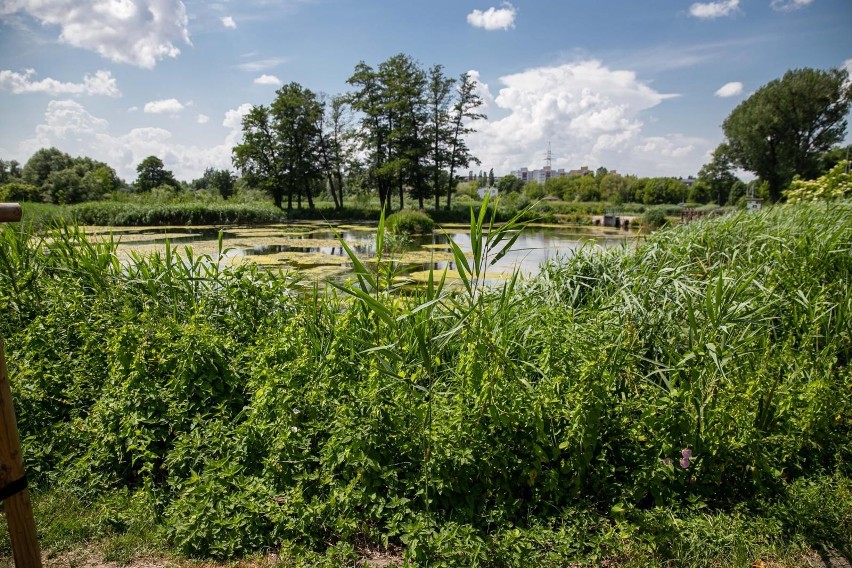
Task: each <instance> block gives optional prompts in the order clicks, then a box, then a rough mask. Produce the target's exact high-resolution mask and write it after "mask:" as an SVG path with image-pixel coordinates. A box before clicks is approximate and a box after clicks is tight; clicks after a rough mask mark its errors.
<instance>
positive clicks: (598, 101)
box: [468, 61, 709, 175]
mask: <svg viewBox="0 0 852 568" xmlns="http://www.w3.org/2000/svg"><path fill="white" fill-rule="evenodd" d="M474 78H476V79H477V80H478V79H479V75H478V74H475V75H474ZM499 81H500V83H501V85H502V87H501V88H500V90H499V92H498V93H497V95H496V96H492V95H491V92H490V89H488V86H487V85H485V84H484V83H482V82H481V81H480V82H479V83H478V85H477V87H478V92H479V93H480V96H482V97H483V99H485V100H489V101H491V102H490V106H491V107H492V108H491V109H489V114H492V115H498V116H499V118H496V119H495V118H492V119H490V120H486V121H478V122H475V123H473V124H472V126H473V127H474V128H475V129H476V130H477V132H476V133H474V134H472V135H471V136H470V137H469V142H468V143H469V146H470V148H471V150H472V151H473V153H474V155H476V156H477V157H479V158H480V159H481V160H482V164H483V165H482V167H483V168H485V169H490V168H492V167H493V168H494V169H495V172H502V173H508V172H509V171H511V170H514V169H517V168H520V167H540V166H541V165H543V157H544V152H545V150H546V149H547V145H548V143H551V145H552V147H553V155H554V167H555V168H566V169H572V168H576V167H578V166H580V165H590V166H591V165H604V166H606V167H608V168H610V169H617V170H619V171H624V172H634V173H640V174H641V175H672V174H677V175H680V174H679V172H681V171H682V172H683V173H684V174H688V173H690V172H694V171H697V169H698V167H700V165H701V163H702V162H701V161H700V160H701V156H702V155H703V151H704V148H705V147H707V146H709V143H708V142H705V141H703V140H700V139H696V138H686V137H683V136H679V135H677V134H672V135H667V136H663V137H655V138H647V137H644V136H643V133H642V129H643V126H644V123H643V118H644V116H645V115H646V114H647V111H648V110H649V109H651V108H653V107H655V106H657V105H659V104H660V103H662V102H663V101H665V100H667V99H669V98H672V97H674V96H676V95H670V94H664V93H660V92H657V91H655V90H654V89H652V88H651V87H649V86H648V85H646V84H645V83H643V82H641V81H640V80H639V79H638V78H637V77H636V74H635V73H634V72H632V71H625V70H611V69H609V68H607V67H605V66H604V65H602V64H601V62H599V61H581V62H576V63H569V64H564V65H559V66H554V67H539V68H534V69H528V70H526V71H523V72H521V73H515V74H513V75H507V76H504V77H501V78H500V80H499ZM663 142H667V144H668V145H667V146H665V147H664V145H663ZM649 143H652V144H654V148H656V149H657V150H658V151H657V152H652V151H651V150H652V149H651V147H650V146H648V144H649ZM636 147H639V148H647V150H645V151H638V150H636ZM693 162H694V163H693Z"/></svg>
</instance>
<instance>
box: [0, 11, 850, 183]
mask: <svg viewBox="0 0 852 568" xmlns="http://www.w3.org/2000/svg"><path fill="white" fill-rule="evenodd" d="M397 53H407V54H409V55H411V56H412V57H413V58H415V59H416V60H418V61H420V62H421V63H422V64H423V65H424V67H429V66H431V65H432V64H435V63H440V64H442V65H444V67H445V68H446V71H447V73H448V74H451V75H454V76H457V75H458V74H460V73H464V72H473V73H474V74H475V76H476V77H477V78H478V81H479V90H480V94H481V95H482V96H483V98H484V100H485V101H486V108H485V112H486V113H487V115H488V119H487V120H485V121H480V122H479V123H478V124H476V128H477V129H478V132H477V133H476V134H474V135H472V136H471V138H470V139H469V145H470V146H471V148H472V149H473V150H474V152H475V154H476V155H477V156H479V158H480V159H482V162H483V163H482V168H484V169H485V170H488V169H490V168H494V170H495V173H497V174H498V175H500V174H504V173H507V172H508V171H509V170H511V169H515V168H519V167H524V166H526V167H531V168H533V167H540V166H542V165H543V162H544V155H545V152H546V149H547V145H548V143H550V144H551V146H552V151H553V166H554V167H564V168H566V169H571V168H577V167H579V166H582V165H587V166H589V167H592V168H596V167H598V166H605V167H607V168H609V169H616V170H618V171H620V172H623V173H634V174H638V175H645V176H654V175H673V176H687V175H694V174H695V173H697V171H698V169H699V168H700V167H701V165H702V164H703V163H705V162H706V161H707V159H708V154H709V152H710V151H712V150H713V148H715V146H716V145H717V144H718V143H719V142H720V141H721V140H722V132H721V127H720V125H721V123H722V121H723V120H724V119H725V117H726V116H727V115H728V113H730V111H731V110H732V109H733V108H734V107H735V106H736V105H737V104H739V103H740V102H742V101H743V100H745V98H747V97H748V95H749V94H750V93H752V92H754V91H755V90H756V89H758V88H759V87H760V86H761V85H763V84H765V83H767V82H768V81H770V80H772V79H775V78H778V77H780V76H781V75H783V73H784V72H785V71H787V70H788V69H792V68H800V67H815V68H820V69H828V68H832V67H843V66H846V67H847V68H852V1H850V0H713V1H708V2H690V1H681V0H641V1H640V0H598V1H593V0H558V1H556V0H554V1H545V0H535V1H533V0H527V1H524V0H514V1H513V2H512V3H509V2H503V3H497V2H494V1H493V0H483V1H467V0H430V1H428V2H427V1H421V0H404V1H400V0H379V1H367V0H361V1H355V0H280V1H273V0H242V1H228V0H220V1H218V2H203V1H199V0H188V1H186V2H180V1H177V0H88V1H84V0H38V1H35V0H30V1H25V0H0V158H2V159H7V160H8V159H17V160H19V161H21V162H24V161H25V160H26V159H27V158H28V157H29V156H30V155H31V154H32V153H33V152H34V151H35V150H37V149H38V148H41V147H46V146H56V147H58V148H60V149H62V150H63V151H65V152H68V153H70V154H72V155H87V156H91V157H93V158H96V159H99V160H102V161H105V162H107V163H108V164H110V165H111V166H112V167H114V168H115V169H116V171H117V172H118V173H119V175H121V176H122V177H123V178H124V179H126V180H127V181H133V180H134V179H135V167H136V165H137V164H138V163H139V162H140V161H142V159H144V158H145V157H146V156H149V155H152V154H153V155H157V156H159V157H160V158H162V159H163V161H164V162H165V164H166V166H167V167H168V168H170V169H172V170H173V171H174V172H175V174H176V176H177V177H178V178H179V179H186V180H190V179H192V178H194V177H197V176H199V175H200V174H201V173H202V172H203V171H204V169H205V168H206V167H209V166H212V167H217V168H223V167H230V150H231V147H232V146H233V145H234V143H235V142H237V141H238V140H239V136H240V117H241V116H242V114H244V113H245V112H246V110H247V109H248V108H250V106H251V105H256V104H269V103H270V102H271V101H272V100H273V98H274V96H275V90H276V89H277V88H278V87H280V86H281V85H282V84H284V83H288V82H290V81H296V82H298V83H301V84H302V85H304V86H305V87H308V88H310V89H312V90H315V91H323V92H326V93H329V94H335V93H341V92H344V91H346V90H347V84H346V79H347V78H348V77H349V76H350V75H351V73H352V70H353V68H354V66H355V65H356V64H357V63H358V62H359V61H361V60H363V61H365V62H367V63H368V64H371V65H377V64H378V63H380V62H382V61H384V60H385V59H387V58H388V57H390V56H392V55H394V54H397ZM847 139H848V137H847Z"/></svg>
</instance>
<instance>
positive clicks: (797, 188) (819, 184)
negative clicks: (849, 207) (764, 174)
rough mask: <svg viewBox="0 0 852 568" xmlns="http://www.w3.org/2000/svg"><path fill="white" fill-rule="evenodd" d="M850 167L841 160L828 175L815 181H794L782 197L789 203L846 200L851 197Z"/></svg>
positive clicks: (851, 175) (850, 165)
mask: <svg viewBox="0 0 852 568" xmlns="http://www.w3.org/2000/svg"><path fill="white" fill-rule="evenodd" d="M850 167H852V163H850V162H848V161H846V160H843V161H840V162H838V163H837V165H835V166H834V167H833V168H831V170H829V171H828V173H826V174H825V175H822V176H820V177H818V178H817V179H815V180H811V181H808V180H803V179H798V178H797V179H794V180H793V183H791V184H790V187H789V188H788V189H787V190H786V191H785V192H784V195H785V197H786V198H787V201H788V202H790V203H799V202H801V201H818V200H826V201H831V200H835V199H848V198H850V197H852V173H850Z"/></svg>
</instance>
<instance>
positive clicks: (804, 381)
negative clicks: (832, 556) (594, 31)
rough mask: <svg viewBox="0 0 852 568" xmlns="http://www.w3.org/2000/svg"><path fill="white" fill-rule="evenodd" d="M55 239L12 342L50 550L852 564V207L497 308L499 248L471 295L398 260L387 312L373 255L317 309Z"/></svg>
mask: <svg viewBox="0 0 852 568" xmlns="http://www.w3.org/2000/svg"><path fill="white" fill-rule="evenodd" d="M480 229H481V228H480ZM477 230H478V229H477V227H473V228H472V229H471V232H472V233H473V234H472V236H471V242H480V240H479V238H478V233H477V232H476V231H477ZM493 234H495V235H496V234H497V233H496V232H495V233H493ZM47 236H48V239H47V240H46V241H45V242H44V246H45V247H46V250H48V251H49V253H50V254H42V250H44V249H43V248H41V246H39V247H33V246H32V244H31V241H30V237H29V235H21V234H19V233H17V232H16V230H15V229H14V228H5V229H3V231H2V233H0V250H2V252H3V254H2V255H0V306H2V309H3V310H4V314H6V317H4V318H3V320H2V321H0V334H2V336H3V337H4V339H5V340H6V344H7V350H8V354H7V355H8V360H9V367H10V376H11V378H12V381H13V391H14V392H15V396H16V404H17V408H18V409H19V426H20V428H21V431H22V439H23V440H24V451H25V454H26V456H25V457H26V461H27V466H28V469H29V475H30V477H31V483H32V485H33V487H34V491H35V501H36V510H37V516H38V517H40V520H39V523H40V527H41V531H42V532H41V534H42V535H44V536H43V543H44V545H45V546H46V548H50V549H51V550H55V551H58V552H57V554H59V553H61V551H63V550H65V551H67V550H73V549H75V548H76V549H79V548H80V547H85V546H89V544H92V543H97V546H103V547H106V548H105V550H112V551H114V552H111V553H110V554H115V557H116V558H132V557H134V556H136V555H141V556H143V557H144V556H145V555H146V554H150V553H151V552H152V551H155V552H158V553H164V554H166V555H173V556H177V557H181V556H190V557H200V558H220V559H221V558H225V559H228V558H235V557H236V558H239V557H243V556H249V557H252V555H259V556H257V558H267V557H268V556H269V551H273V552H274V553H275V554H276V555H277V556H276V558H277V560H276V561H277V562H280V564H281V565H284V566H288V565H305V566H308V565H322V564H323V563H325V565H329V566H335V565H341V564H346V563H354V562H356V561H358V558H359V557H362V558H363V557H364V555H365V553H364V551H366V550H375V549H383V548H389V549H390V550H391V551H392V552H393V554H396V555H397V556H396V558H397V559H403V560H405V561H408V562H411V563H412V564H423V563H424V562H427V561H428V562H429V564H430V565H432V566H440V565H446V566H458V565H468V566H477V565H479V566H527V565H536V566H566V565H572V564H585V565H600V564H609V565H618V566H645V565H649V564H650V565H660V564H668V565H672V566H715V565H734V566H750V565H752V564H753V563H757V562H761V563H763V565H772V563H775V565H776V566H778V565H781V566H806V565H808V564H807V562H809V560H808V559H809V558H813V555H814V554H818V552H819V551H822V550H824V549H825V548H824V547H828V548H830V549H833V550H837V551H841V552H843V551H847V552H848V550H849V549H850V547H852V542H850V534H852V530H850V528H852V490H850V479H852V471H850V465H849V464H850V463H852V462H850V460H852V453H850V452H851V451H852V450H850V446H849V439H850V436H852V419H851V418H850V416H852V414H850V412H849V408H850V407H852V404H850V403H852V399H850V397H852V394H850V393H852V372H850V369H849V367H848V361H849V357H850V355H852V319H850V315H852V287H850V282H852V278H850V276H852V254H850V248H852V245H851V244H850V243H852V215H850V205H849V204H848V203H841V204H834V205H801V206H795V207H776V208H772V209H769V210H766V211H762V212H759V213H753V214H748V213H741V214H736V215H731V216H727V217H722V218H717V219H705V220H699V221H696V222H694V223H691V224H689V225H685V226H680V227H676V228H674V229H671V230H664V231H661V232H659V233H655V234H653V235H651V236H649V237H648V239H647V242H645V243H644V244H642V245H640V246H639V247H637V248H636V249H635V250H634V249H632V248H630V249H628V248H616V249H611V250H607V251H594V252H593V251H586V250H584V251H581V252H580V253H578V254H577V255H576V256H575V257H574V258H573V259H570V260H566V261H565V262H563V263H561V264H551V265H550V266H549V267H548V268H547V269H546V270H545V271H544V273H543V274H542V275H541V276H539V277H538V278H535V279H531V280H522V281H512V280H510V281H508V282H506V284H505V285H503V286H500V287H498V288H496V289H492V290H484V291H480V290H478V289H476V286H477V281H476V279H475V277H474V276H475V274H477V273H478V272H477V270H478V267H481V266H480V264H482V263H484V264H487V262H486V260H485V257H486V256H487V255H485V253H486V252H490V253H491V258H493V257H495V256H497V255H499V249H500V246H501V244H502V243H494V242H493V240H492V241H491V242H492V244H495V248H494V249H492V250H491V251H487V250H485V251H480V252H479V254H476V252H475V251H474V254H473V256H472V258H471V259H470V260H468V262H467V265H468V266H467V268H465V266H464V265H465V263H463V262H459V263H458V265H459V266H460V267H461V268H460V270H461V271H462V273H460V274H459V278H461V279H463V281H464V282H465V283H466V286H469V288H467V287H466V288H464V289H462V291H455V292H451V293H447V292H445V291H442V290H441V289H440V287H439V285H438V284H437V281H438V280H439V279H434V281H435V282H436V284H435V286H431V287H426V288H424V289H423V290H421V291H420V292H418V293H417V294H414V295H412V296H410V297H407V296H406V297H403V296H399V295H396V294H394V292H393V288H392V287H389V286H387V284H388V283H389V282H391V280H388V279H387V278H386V275H388V274H390V273H391V272H392V270H390V268H391V265H388V264H383V263H378V266H380V267H384V269H383V270H381V271H380V276H379V277H378V278H379V281H380V282H382V283H383V284H382V285H381V286H380V292H378V293H376V292H375V288H376V286H375V285H374V284H369V282H368V281H369V280H371V279H372V280H373V282H375V278H376V275H374V274H373V273H372V272H370V266H372V265H370V264H365V266H364V267H363V268H364V271H365V272H363V273H359V274H360V275H361V278H362V279H363V280H362V282H364V284H365V288H363V289H362V288H361V287H360V285H359V284H358V279H357V278H356V279H353V281H352V282H351V283H350V284H349V285H346V284H342V285H341V287H340V288H338V289H337V292H336V294H330V295H328V296H326V297H307V298H306V297H305V295H304V294H302V293H294V290H293V286H292V282H290V281H289V280H287V279H286V278H282V277H280V276H277V275H275V274H271V273H266V272H264V271H260V270H258V269H257V268H256V267H252V266H238V267H220V266H219V265H217V264H216V263H210V262H207V263H204V262H200V261H199V260H198V259H197V258H186V257H179V256H177V255H175V254H172V255H159V256H158V257H150V258H139V259H136V260H134V261H133V262H131V263H130V264H129V265H127V264H121V263H118V262H117V261H116V257H115V255H114V249H113V248H111V246H110V245H109V243H99V244H93V243H89V242H88V241H86V240H85V239H84V238H82V237H81V236H80V235H79V233H77V232H75V231H74V230H72V229H63V230H61V231H58V232H54V233H52V234H50V235H47ZM504 237H505V240H504V241H502V242H503V243H505V242H506V241H507V240H508V239H509V238H511V237H510V236H509V235H508V234H507V235H504ZM495 239H496V236H495ZM487 242H488V241H486V243H487ZM486 248H487V247H486ZM477 259H479V260H477ZM467 290H470V292H468V291H467ZM93 546H94V544H93ZM6 550H8V549H6ZM258 561H259V562H260V561H261V560H258ZM757 565H759V564H757Z"/></svg>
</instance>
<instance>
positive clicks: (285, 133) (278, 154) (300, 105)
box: [233, 83, 322, 216]
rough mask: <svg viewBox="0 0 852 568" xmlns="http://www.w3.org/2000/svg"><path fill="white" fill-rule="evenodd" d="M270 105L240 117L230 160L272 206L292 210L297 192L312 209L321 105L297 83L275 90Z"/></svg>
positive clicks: (314, 96)
mask: <svg viewBox="0 0 852 568" xmlns="http://www.w3.org/2000/svg"><path fill="white" fill-rule="evenodd" d="M275 94H276V97H275V100H274V101H273V102H272V104H271V105H270V106H269V107H265V106H263V105H260V106H256V107H253V108H252V109H251V110H250V111H249V113H248V114H246V116H244V117H243V141H242V143H241V144H238V145H236V146H235V147H234V149H233V163H234V166H235V167H236V168H238V169H239V170H240V171H241V173H242V175H243V177H244V178H246V181H247V182H248V183H249V184H250V185H251V186H253V187H259V188H261V189H264V190H265V191H267V192H268V193H269V194H270V195H271V196H272V199H273V201H274V202H275V205H276V207H279V208H283V201H284V197H285V196H286V197H287V214H288V216H289V215H291V214H292V211H293V197H296V200H297V204H298V207H301V206H302V195H303V194H304V195H305V197H307V200H308V206H309V207H310V208H313V207H314V202H313V197H312V192H311V188H312V187H313V185H314V183H315V181H316V180H317V179H318V178H320V177H321V171H320V168H319V148H320V124H321V116H322V107H321V105H320V102H319V100H318V99H317V96H316V94H315V93H314V92H313V91H311V90H310V89H306V88H304V87H302V86H301V85H299V84H298V83H290V84H288V85H285V86H283V87H281V88H280V89H278V91H276V93H275Z"/></svg>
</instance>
